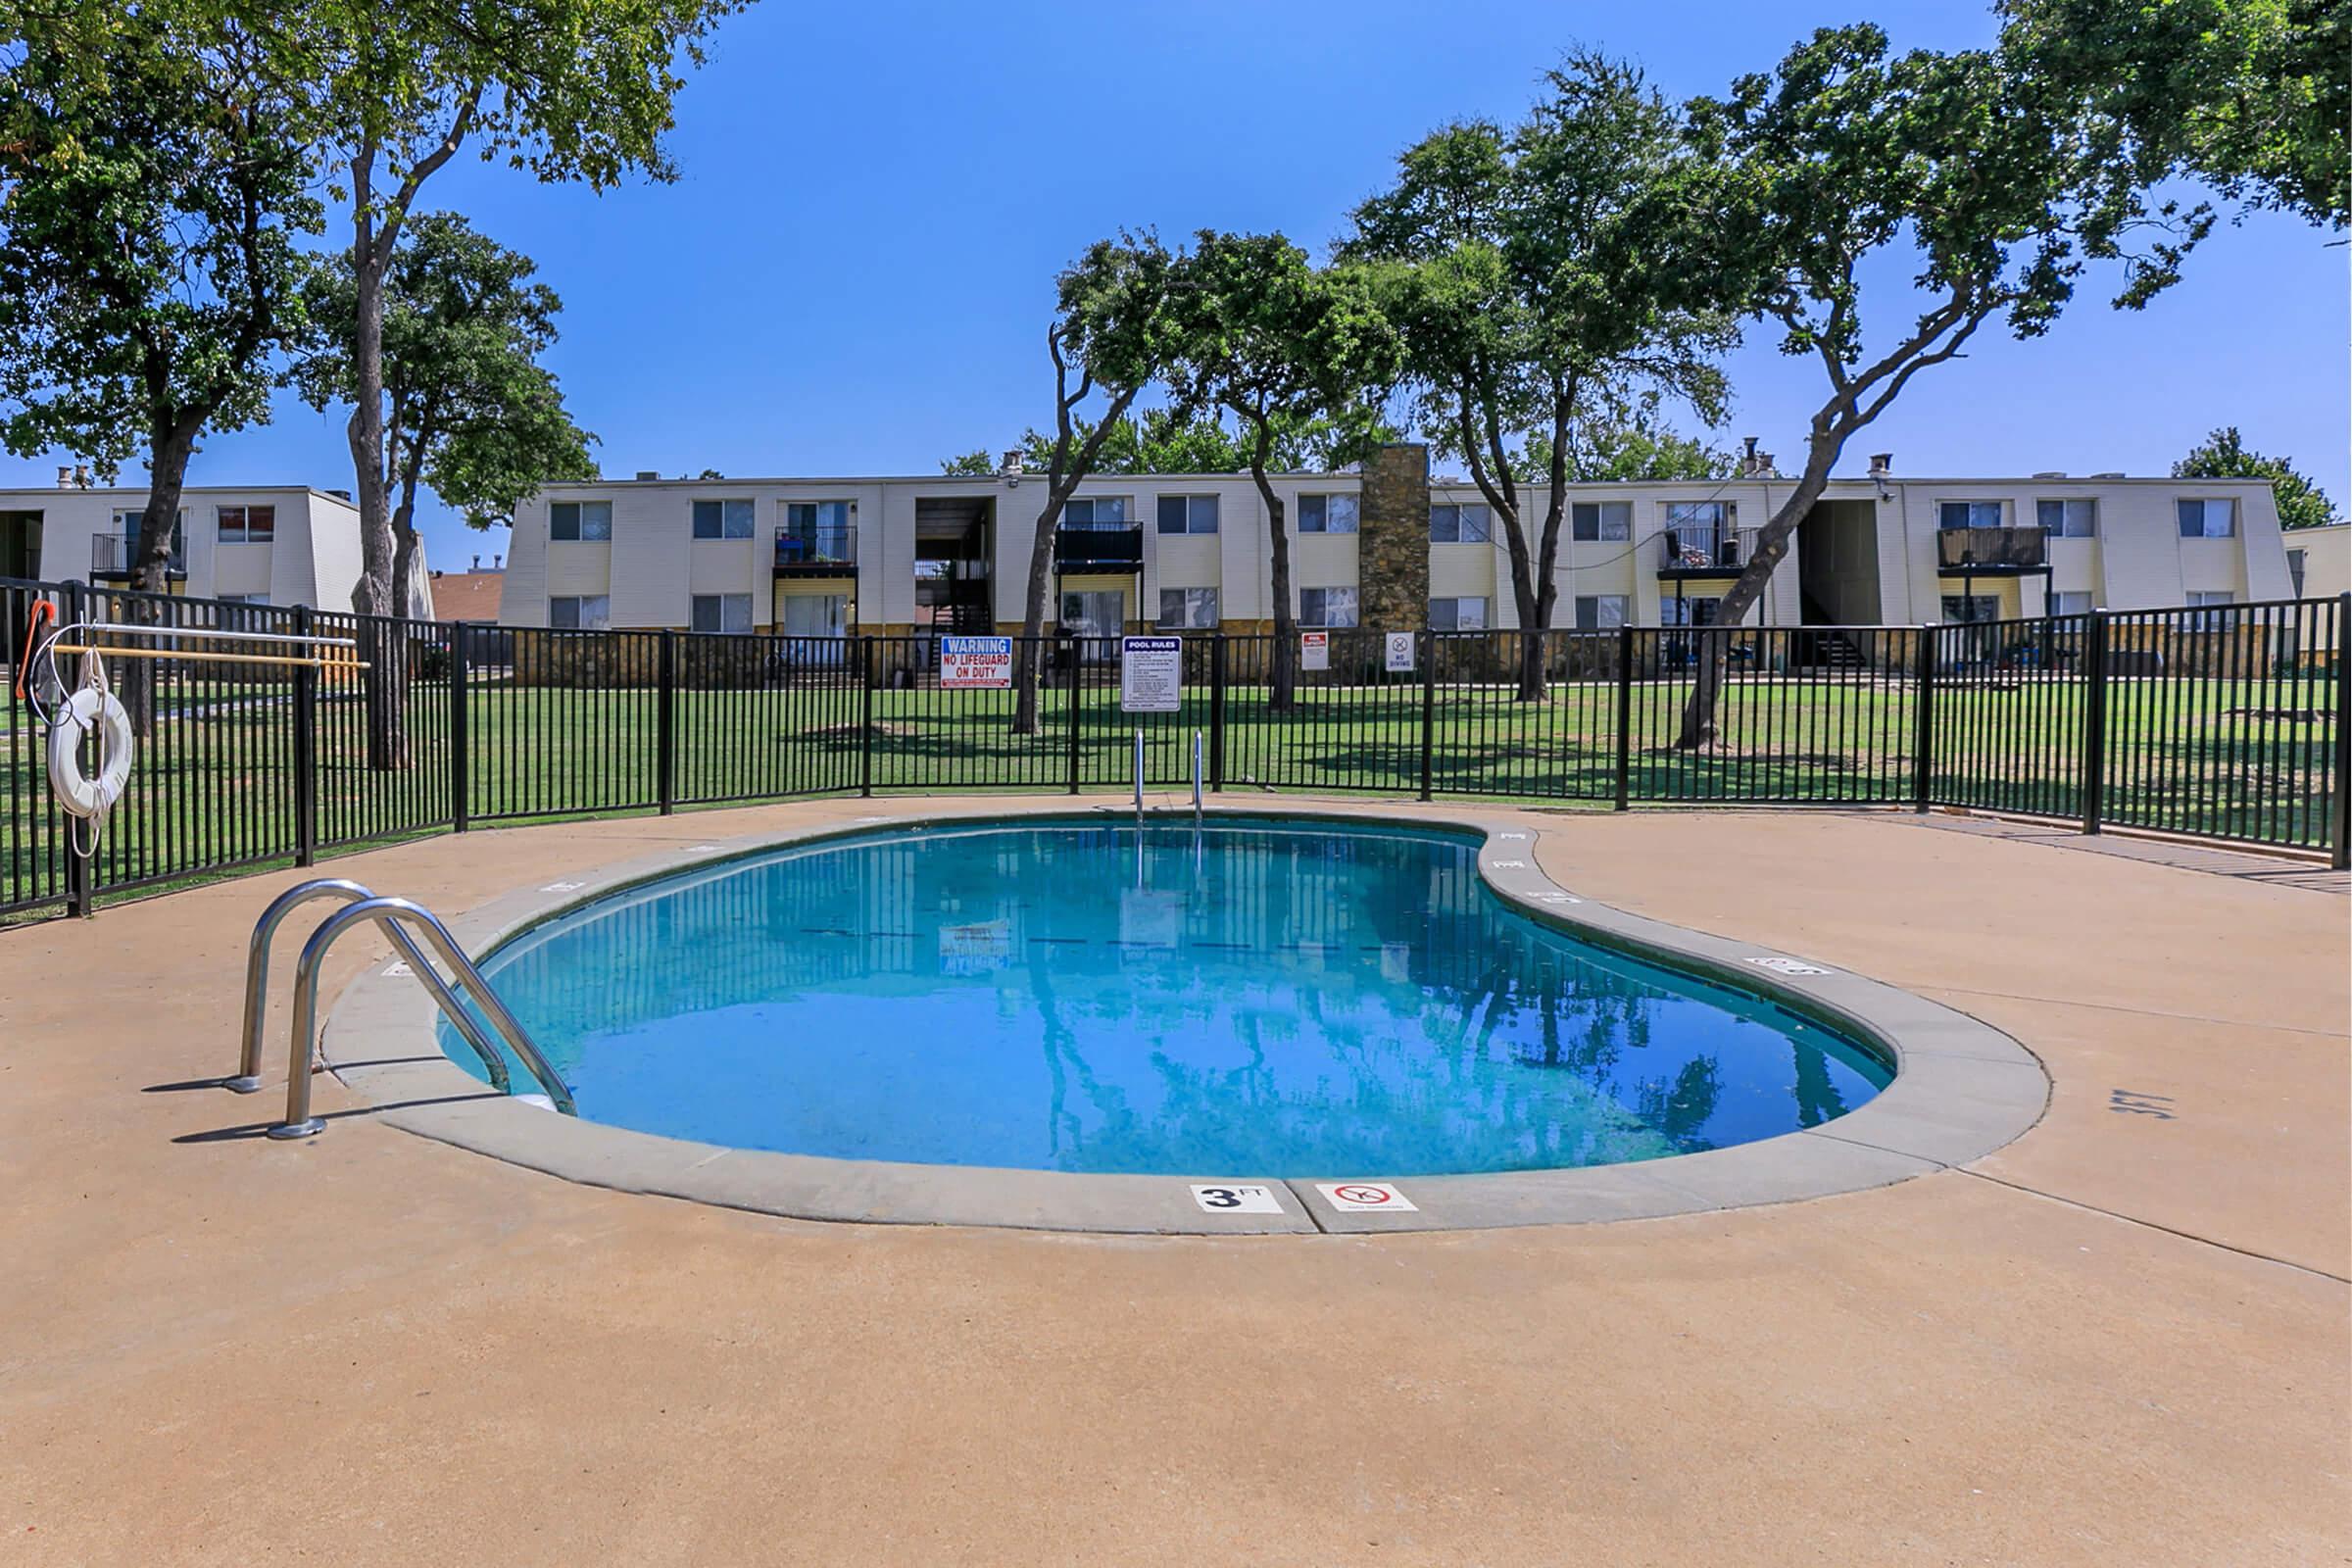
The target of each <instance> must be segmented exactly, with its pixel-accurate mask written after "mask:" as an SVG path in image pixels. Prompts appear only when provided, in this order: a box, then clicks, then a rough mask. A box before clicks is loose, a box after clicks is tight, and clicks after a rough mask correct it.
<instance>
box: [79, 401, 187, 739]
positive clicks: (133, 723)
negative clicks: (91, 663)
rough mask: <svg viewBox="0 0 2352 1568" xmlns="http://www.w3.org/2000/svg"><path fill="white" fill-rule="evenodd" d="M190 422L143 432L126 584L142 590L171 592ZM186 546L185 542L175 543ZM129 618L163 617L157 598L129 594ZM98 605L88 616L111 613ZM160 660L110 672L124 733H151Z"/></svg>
mask: <svg viewBox="0 0 2352 1568" xmlns="http://www.w3.org/2000/svg"><path fill="white" fill-rule="evenodd" d="M195 431H196V423H195V421H192V420H189V419H186V418H181V419H178V420H176V421H174V422H173V423H172V424H170V425H168V426H165V427H162V428H160V429H157V430H155V431H153V432H151V433H150V434H149V437H148V442H147V474H148V482H147V510H146V511H145V512H143V513H141V514H140V515H139V537H138V542H137V546H136V548H135V549H134V550H133V551H132V552H131V558H130V585H131V587H132V588H134V589H136V590H137V591H138V592H139V593H142V594H155V595H159V596H160V595H165V594H169V593H170V592H171V591H172V533H173V531H174V529H175V528H176V526H177V524H178V521H179V497H180V491H181V488H182V487H183V486H184V485H185V484H186V483H187V477H188V459H189V458H191V457H193V456H194V455H195V452H196V435H195ZM180 546H181V548H182V549H183V550H184V549H185V548H186V541H185V540H182V541H181V542H180ZM128 604H129V609H130V615H129V617H128V618H129V619H130V620H131V621H132V622H133V623H135V624H137V625H141V626H153V625H156V624H158V623H160V622H161V621H162V620H163V618H164V607H163V605H162V604H161V603H160V602H159V601H158V600H150V599H132V600H130V601H129V602H128ZM98 605H99V606H100V607H101V608H99V609H97V610H95V611H93V613H92V618H93V619H97V620H107V619H111V618H113V617H112V616H110V615H108V614H107V613H106V612H105V610H104V609H103V606H104V605H105V600H104V599H100V600H99V601H98ZM162 662H163V661H161V660H155V659H125V660H123V661H122V662H120V663H119V664H117V666H116V667H115V669H114V670H113V671H112V673H111V675H110V679H112V681H113V682H114V686H115V694H116V696H118V697H119V698H121V699H122V702H123V710H124V711H126V712H128V713H129V715H130V732H131V733H132V734H133V735H135V736H137V737H138V738H139V739H140V740H143V741H144V740H152V739H153V738H154V736H155V711H156V676H157V674H158V666H159V665H160V664H161V663H162Z"/></svg>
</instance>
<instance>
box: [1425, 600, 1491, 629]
mask: <svg viewBox="0 0 2352 1568" xmlns="http://www.w3.org/2000/svg"><path fill="white" fill-rule="evenodd" d="M1429 629H1430V630H1431V631H1485V630H1486V629H1487V602H1486V600H1485V599H1484V598H1483V597H1480V598H1463V599H1432V600H1431V601H1430V602H1429Z"/></svg>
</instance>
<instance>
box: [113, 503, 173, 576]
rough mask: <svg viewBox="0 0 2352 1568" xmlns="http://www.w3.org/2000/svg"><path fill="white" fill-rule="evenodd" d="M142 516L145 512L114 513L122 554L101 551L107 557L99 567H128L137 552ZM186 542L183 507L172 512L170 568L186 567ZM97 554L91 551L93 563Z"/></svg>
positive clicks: (118, 568)
mask: <svg viewBox="0 0 2352 1568" xmlns="http://www.w3.org/2000/svg"><path fill="white" fill-rule="evenodd" d="M144 516H145V514H144V513H142V512H118V513H116V514H115V533H116V535H117V537H119V538H120V539H122V540H123V543H122V545H121V546H120V547H116V548H119V549H120V550H121V552H122V554H121V556H120V558H119V559H118V558H117V557H116V556H115V554H114V550H113V549H109V550H107V551H105V552H103V554H104V555H105V556H106V558H107V559H106V562H105V564H103V565H102V566H101V568H100V569H113V570H117V571H128V570H129V569H130V563H131V561H132V559H133V558H134V557H135V556H136V555H137V553H138V548H139V522H140V519H141V518H142V517H144ZM187 544H188V515H187V512H186V511H185V510H184V509H183V510H181V511H179V512H175V513H173V514H172V559H171V561H170V563H169V567H170V569H171V570H172V571H185V570H187V569H188V555H187ZM99 554H100V553H99V552H96V551H94V552H93V554H92V556H91V561H92V564H98V560H99Z"/></svg>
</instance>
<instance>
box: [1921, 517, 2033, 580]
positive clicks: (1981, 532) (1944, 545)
mask: <svg viewBox="0 0 2352 1568" xmlns="http://www.w3.org/2000/svg"><path fill="white" fill-rule="evenodd" d="M2047 538H2048V535H2047V534H2046V532H2045V531H2044V530H2042V529H2040V528H1945V529H1942V530H1940V531H1939V532H1937V534H1936V566H1937V567H1938V568H1939V569H1941V570H1942V571H1944V572H1946V573H1962V574H1967V575H1972V576H1986V577H1997V576H2004V575H2009V576H2014V575H2016V574H2018V573H2020V572H2028V571H2039V570H2041V569H2042V568H2043V567H2044V566H2046V565H2048V564H2049V551H2048V549H2047V547H2046V541H2047Z"/></svg>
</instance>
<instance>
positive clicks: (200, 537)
mask: <svg viewBox="0 0 2352 1568" xmlns="http://www.w3.org/2000/svg"><path fill="white" fill-rule="evenodd" d="M146 510H147V492H146V491H145V490H143V489H116V488H106V487H94V486H84V485H77V484H74V483H73V482H71V480H70V478H68V477H65V476H61V479H60V484H59V487H58V488H57V489H54V490H0V577H33V578H40V579H43V580H46V581H50V582H86V583H94V584H97V585H99V586H101V587H126V586H128V585H129V582H130V567H131V562H132V559H133V556H134V555H135V553H136V550H137V545H138V533H139V520H140V518H141V516H142V515H144V514H145V512H146ZM419 554H420V555H421V552H419ZM359 579H360V513H359V509H358V508H357V507H355V506H353V505H352V503H351V501H350V500H349V498H347V497H345V496H343V495H341V494H340V493H337V492H332V491H323V490H312V489H307V488H304V487H300V486H291V485H266V486H240V485H190V486H188V487H187V488H186V489H184V490H182V491H181V492H180V504H179V521H178V528H177V532H176V534H175V536H174V538H173V540H172V561H171V567H170V586H171V591H172V592H173V593H179V594H186V595H188V596H190V597H191V598H197V599H226V600H230V601H232V602H236V603H241V604H255V605H309V606H312V607H314V608H323V609H327V610H348V609H350V608H351V590H352V587H353V585H354V584H356V583H357V582H358V581H359ZM416 610H417V612H422V610H423V604H422V602H421V601H420V602H419V604H418V605H417V607H416Z"/></svg>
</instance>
